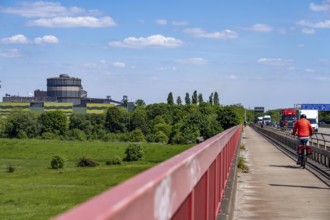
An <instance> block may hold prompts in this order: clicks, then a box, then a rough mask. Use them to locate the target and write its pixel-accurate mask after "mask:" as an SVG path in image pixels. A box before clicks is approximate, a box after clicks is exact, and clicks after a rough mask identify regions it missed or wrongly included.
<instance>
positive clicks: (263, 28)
mask: <svg viewBox="0 0 330 220" xmlns="http://www.w3.org/2000/svg"><path fill="white" fill-rule="evenodd" d="M249 29H250V30H252V31H256V32H271V31H273V28H272V27H271V26H269V25H266V24H255V25H253V26H252V27H250V28H249Z"/></svg>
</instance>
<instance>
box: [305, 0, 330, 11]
mask: <svg viewBox="0 0 330 220" xmlns="http://www.w3.org/2000/svg"><path fill="white" fill-rule="evenodd" d="M309 8H310V9H311V10H312V11H315V12H319V11H330V0H324V1H322V3H321V4H315V3H314V2H313V3H310V4H309Z"/></svg>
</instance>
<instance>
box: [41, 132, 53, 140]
mask: <svg viewBox="0 0 330 220" xmlns="http://www.w3.org/2000/svg"><path fill="white" fill-rule="evenodd" d="M56 137H57V135H56V134H54V133H52V132H44V133H42V135H41V139H44V140H54V139H56Z"/></svg>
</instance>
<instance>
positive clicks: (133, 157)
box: [124, 144, 144, 161]
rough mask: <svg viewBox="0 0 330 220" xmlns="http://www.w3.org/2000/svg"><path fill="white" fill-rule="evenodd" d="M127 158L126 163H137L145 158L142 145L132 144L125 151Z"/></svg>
mask: <svg viewBox="0 0 330 220" xmlns="http://www.w3.org/2000/svg"><path fill="white" fill-rule="evenodd" d="M125 154H126V157H125V158H124V161H137V160H141V159H142V157H143V154H144V152H143V149H142V146H141V145H140V144H130V145H129V146H128V147H127V148H126V150H125Z"/></svg>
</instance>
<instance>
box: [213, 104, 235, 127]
mask: <svg viewBox="0 0 330 220" xmlns="http://www.w3.org/2000/svg"><path fill="white" fill-rule="evenodd" d="M239 118H240V117H239V115H238V114H237V111H235V109H234V108H233V107H231V106H225V107H223V108H220V109H218V111H217V121H218V122H219V123H220V125H221V127H223V129H225V130H226V129H228V128H231V127H233V126H235V125H238V124H239V123H240V119H239Z"/></svg>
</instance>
